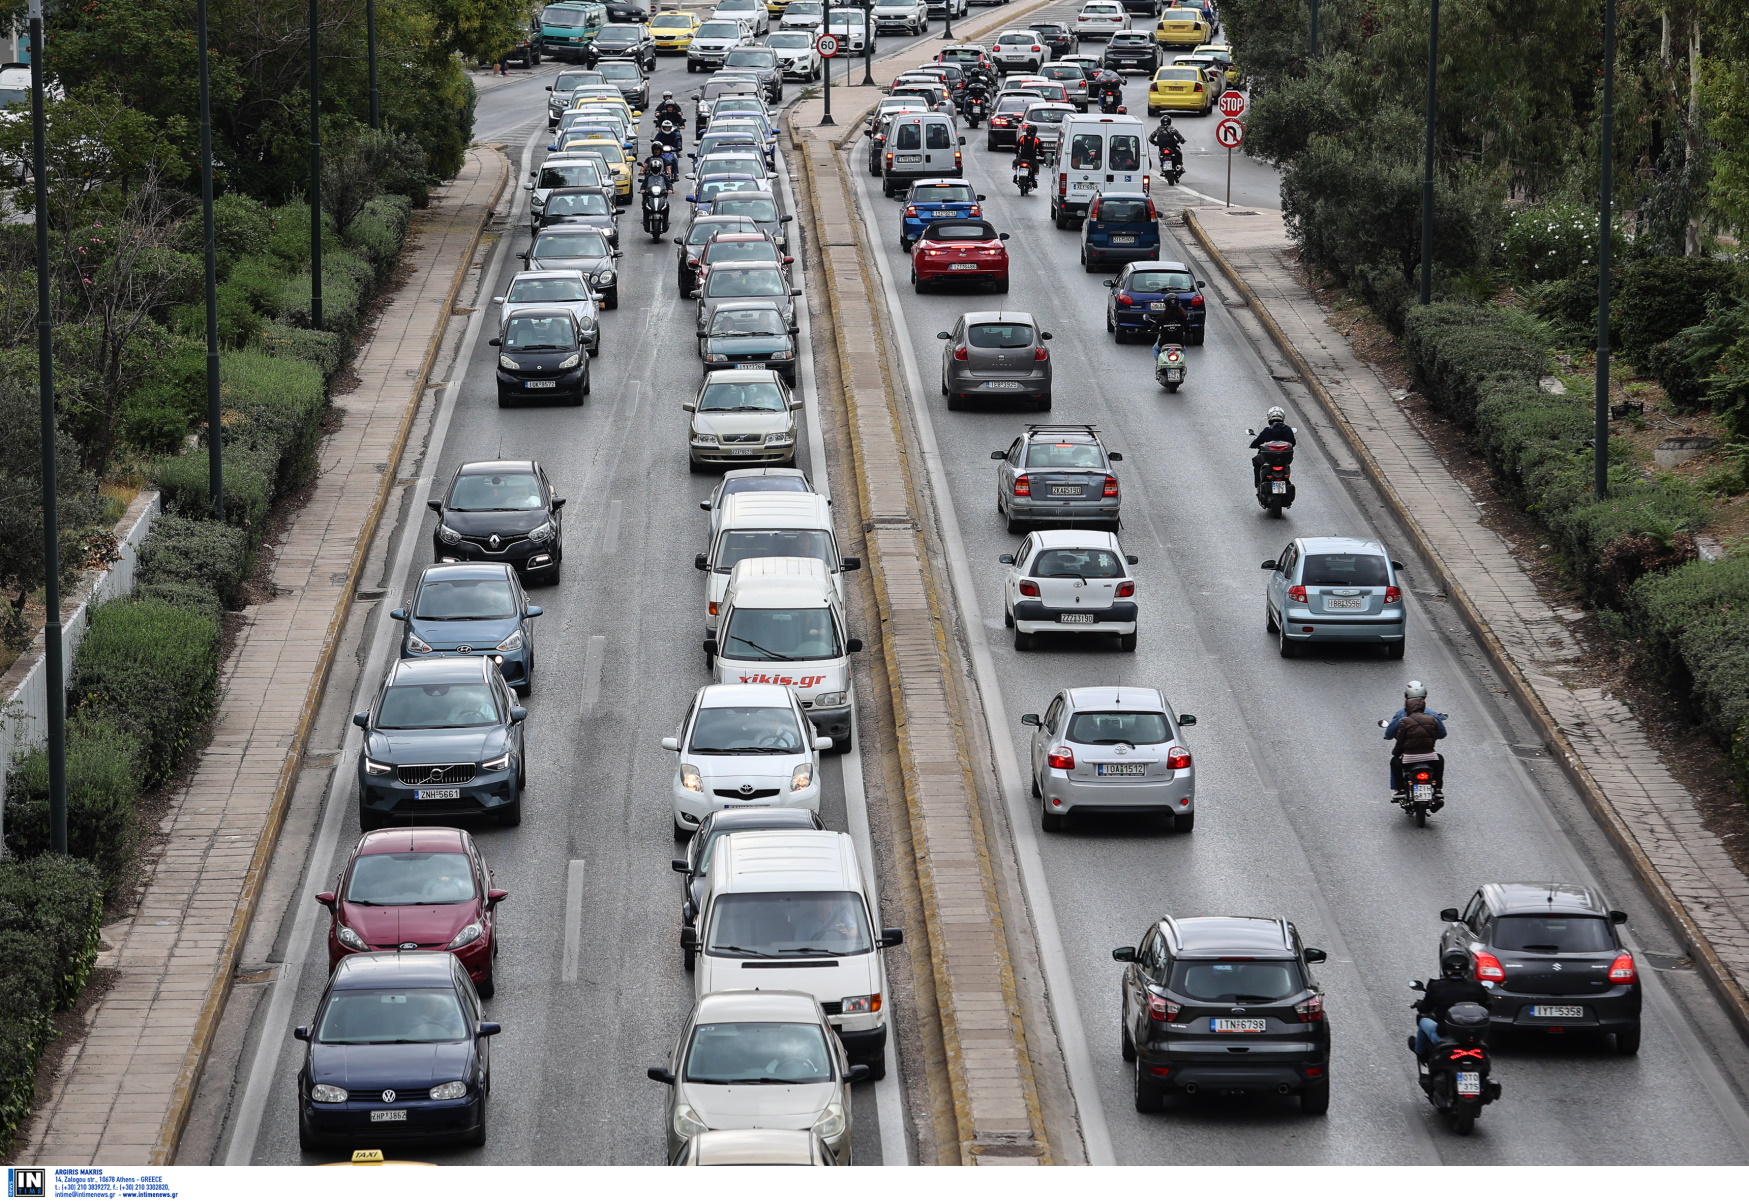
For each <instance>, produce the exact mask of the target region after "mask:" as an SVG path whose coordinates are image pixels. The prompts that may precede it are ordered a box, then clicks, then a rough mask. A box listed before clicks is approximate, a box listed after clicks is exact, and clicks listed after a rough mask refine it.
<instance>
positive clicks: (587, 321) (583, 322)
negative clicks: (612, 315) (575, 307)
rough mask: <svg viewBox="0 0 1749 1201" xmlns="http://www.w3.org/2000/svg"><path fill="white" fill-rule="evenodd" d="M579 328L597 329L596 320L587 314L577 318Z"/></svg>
mask: <svg viewBox="0 0 1749 1201" xmlns="http://www.w3.org/2000/svg"><path fill="white" fill-rule="evenodd" d="M577 328H578V329H581V330H591V329H594V328H595V318H593V317H591V316H589V315H588V314H587V313H585V314H584V315H583V316H581V317H579V318H577Z"/></svg>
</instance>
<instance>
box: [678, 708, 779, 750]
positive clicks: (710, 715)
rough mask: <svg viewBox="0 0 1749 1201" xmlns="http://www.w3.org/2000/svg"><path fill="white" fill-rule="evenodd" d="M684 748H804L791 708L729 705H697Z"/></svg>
mask: <svg viewBox="0 0 1749 1201" xmlns="http://www.w3.org/2000/svg"><path fill="white" fill-rule="evenodd" d="M686 749H687V750H689V751H693V752H696V753H697V754H700V755H762V754H773V755H776V754H784V755H794V754H799V753H800V752H801V751H803V750H804V749H806V748H804V747H803V746H802V731H801V729H800V728H799V727H798V726H797V725H796V715H795V714H794V713H793V712H792V711H791V710H789V709H777V708H771V707H767V706H761V707H757V708H756V707H752V706H744V705H731V706H724V707H722V708H706V709H700V710H699V711H698V720H697V721H695V722H693V724H692V741H690V742H689V743H687V746H686Z"/></svg>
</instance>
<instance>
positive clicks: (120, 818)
mask: <svg viewBox="0 0 1749 1201" xmlns="http://www.w3.org/2000/svg"><path fill="white" fill-rule="evenodd" d="M139 754H140V742H139V739H137V738H135V737H133V736H132V735H130V734H125V733H123V732H122V731H120V730H118V729H116V728H115V727H114V726H113V725H111V724H109V723H108V722H105V721H101V720H82V721H74V722H71V723H69V724H68V727H67V849H68V850H69V851H70V852H71V853H72V854H73V855H74V856H76V857H77V858H79V859H86V860H90V861H91V862H92V863H93V864H94V865H96V867H97V870H98V873H99V875H100V876H101V877H102V879H103V887H104V891H105V892H108V891H109V890H110V889H113V888H114V887H115V885H116V884H117V883H118V882H119V881H120V879H121V875H122V872H123V871H125V870H126V868H127V865H128V863H129V861H130V859H131V857H132V854H133V844H134V796H135V794H136V793H137V792H138V791H139V789H138V787H137V785H136V782H135V776H136V775H137V773H138V771H139V767H138V763H139ZM6 848H7V850H8V851H10V852H11V853H12V854H14V855H25V856H33V855H41V854H43V853H44V852H46V851H47V850H48V849H49V763H48V753H47V752H46V751H43V750H40V749H39V750H33V751H31V752H29V753H28V754H26V755H24V756H23V757H22V758H20V760H19V762H18V763H17V764H16V765H14V767H13V770H12V775H11V777H10V779H8V781H7V795H6Z"/></svg>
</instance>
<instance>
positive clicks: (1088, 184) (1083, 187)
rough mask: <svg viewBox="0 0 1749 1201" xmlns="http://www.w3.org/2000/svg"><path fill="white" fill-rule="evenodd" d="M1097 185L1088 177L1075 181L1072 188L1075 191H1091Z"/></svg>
mask: <svg viewBox="0 0 1749 1201" xmlns="http://www.w3.org/2000/svg"><path fill="white" fill-rule="evenodd" d="M1098 186H1099V185H1098V184H1096V183H1094V182H1093V181H1092V180H1090V179H1083V180H1081V181H1079V182H1078V183H1076V185H1075V186H1074V188H1073V189H1072V190H1073V191H1076V192H1091V191H1093V190H1094V189H1095V188H1097V187H1098Z"/></svg>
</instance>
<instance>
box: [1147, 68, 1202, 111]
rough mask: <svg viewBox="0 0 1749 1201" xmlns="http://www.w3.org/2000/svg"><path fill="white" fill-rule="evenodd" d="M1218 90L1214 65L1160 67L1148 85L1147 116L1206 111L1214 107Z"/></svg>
mask: <svg viewBox="0 0 1749 1201" xmlns="http://www.w3.org/2000/svg"><path fill="white" fill-rule="evenodd" d="M1215 92H1216V87H1215V84H1214V81H1213V68H1210V67H1206V66H1202V65H1199V64H1197V63H1191V64H1189V65H1187V66H1171V67H1161V68H1160V69H1159V70H1157V71H1155V72H1154V78H1153V80H1152V81H1150V82H1149V84H1148V115H1149V116H1150V117H1153V116H1157V115H1158V114H1160V113H1165V112H1173V113H1196V114H1198V115H1199V116H1200V115H1203V114H1206V113H1207V112H1208V111H1209V110H1210V109H1211V108H1213V107H1214V106H1215Z"/></svg>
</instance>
